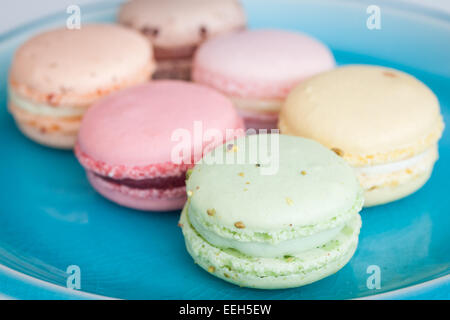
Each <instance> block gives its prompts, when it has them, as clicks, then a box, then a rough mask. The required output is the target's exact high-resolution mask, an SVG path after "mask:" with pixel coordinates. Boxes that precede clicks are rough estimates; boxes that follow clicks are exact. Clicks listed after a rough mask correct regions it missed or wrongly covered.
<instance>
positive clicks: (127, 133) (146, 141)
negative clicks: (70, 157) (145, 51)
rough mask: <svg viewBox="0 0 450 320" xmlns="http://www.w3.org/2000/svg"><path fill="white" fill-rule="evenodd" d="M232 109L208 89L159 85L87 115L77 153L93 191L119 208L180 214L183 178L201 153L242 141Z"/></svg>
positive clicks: (112, 99) (114, 98)
mask: <svg viewBox="0 0 450 320" xmlns="http://www.w3.org/2000/svg"><path fill="white" fill-rule="evenodd" d="M244 134H245V132H244V126H243V122H242V120H241V118H240V117H239V116H238V114H237V113H236V111H235V109H234V107H233V104H232V103H231V101H230V100H229V99H227V98H226V97H225V96H223V95H222V94H220V93H218V92H216V91H214V90H211V89H209V88H207V87H204V86H201V85H197V84H192V83H187V82H183V81H175V80H161V81H153V82H150V83H147V84H143V85H140V86H136V87H133V88H130V89H126V90H123V91H121V92H118V93H116V94H113V95H111V96H109V97H107V98H105V99H103V100H101V101H100V102H99V103H97V104H96V105H94V106H93V107H92V108H91V109H89V110H88V112H87V113H86V115H85V117H84V118H83V121H82V123H81V128H80V132H79V136H78V141H77V144H76V147H75V153H76V156H77V158H78V160H79V161H80V163H81V164H82V166H83V167H84V168H85V169H86V171H87V176H88V179H89V181H90V183H91V184H92V186H93V187H94V188H95V189H96V190H97V191H98V192H99V193H100V194H101V195H103V196H104V197H106V198H108V199H109V200H111V201H113V202H116V203H118V204H120V205H123V206H126V207H130V208H134V209H139V210H149V211H170V210H175V209H180V208H182V206H183V205H184V203H185V201H186V191H185V176H186V172H187V170H189V169H190V168H191V167H193V165H194V163H195V161H197V160H198V159H201V157H202V156H203V154H204V153H205V152H207V151H208V150H210V148H213V147H214V146H217V145H219V144H222V143H224V142H225V141H227V140H231V139H234V138H236V137H238V136H241V135H244Z"/></svg>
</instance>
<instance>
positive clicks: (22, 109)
mask: <svg viewBox="0 0 450 320" xmlns="http://www.w3.org/2000/svg"><path fill="white" fill-rule="evenodd" d="M154 70H155V63H154V61H153V53H152V48H151V46H150V45H149V43H148V41H147V40H146V39H145V37H143V36H141V35H140V34H138V33H136V32H133V31H131V30H128V29H127V28H124V27H121V26H116V25H108V24H103V25H102V24H95V25H83V26H82V28H81V29H79V30H69V29H67V28H60V29H55V30H51V31H47V32H44V33H41V34H38V35H37V36H34V37H33V38H31V39H30V40H28V41H27V42H25V43H24V44H23V45H22V46H21V47H20V48H19V49H18V50H17V51H16V53H15V55H14V58H13V62H12V66H11V70H10V74H9V104H8V107H9V110H10V112H11V114H12V115H13V117H14V119H15V121H16V123H17V125H18V127H19V129H20V130H21V131H22V132H23V133H24V134H25V135H26V136H28V137H29V138H31V139H32V140H34V141H36V142H38V143H41V144H44V145H47V146H51V147H55V148H64V149H70V148H72V147H73V146H74V144H75V141H76V137H77V133H78V129H79V126H80V122H81V119H82V116H83V114H84V113H85V111H86V110H87V109H88V108H89V107H90V106H91V105H92V104H93V103H94V102H96V101H97V100H99V99H100V98H102V97H104V96H106V95H107V94H109V93H111V92H114V91H118V90H120V89H123V88H126V87H130V86H133V85H136V84H139V83H143V82H146V81H148V80H149V79H150V78H151V74H152V73H153V71H154Z"/></svg>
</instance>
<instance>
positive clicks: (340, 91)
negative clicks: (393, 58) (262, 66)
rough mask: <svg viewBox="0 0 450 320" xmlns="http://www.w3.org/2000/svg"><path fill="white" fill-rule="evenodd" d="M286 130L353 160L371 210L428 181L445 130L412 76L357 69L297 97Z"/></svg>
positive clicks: (284, 116)
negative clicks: (439, 141)
mask: <svg viewBox="0 0 450 320" xmlns="http://www.w3.org/2000/svg"><path fill="white" fill-rule="evenodd" d="M279 128H280V130H281V133H283V134H288V135H295V136H301V137H305V138H309V139H313V140H316V141H318V142H319V143H321V144H323V145H324V146H326V147H328V148H330V149H332V150H334V151H335V152H336V153H337V154H339V155H340V156H342V157H343V158H344V159H345V160H347V161H348V163H349V164H350V165H352V166H353V167H354V169H355V171H356V174H357V176H358V178H359V181H360V183H361V185H362V187H363V189H364V190H365V206H373V205H377V204H383V203H387V202H390V201H394V200H397V199H400V198H402V197H405V196H407V195H409V194H411V193H413V192H414V191H416V190H418V189H419V188H420V187H421V186H422V185H423V184H424V183H425V182H426V181H427V180H428V178H429V177H430V175H431V172H432V170H433V166H434V163H435V162H436V160H437V158H438V146H437V143H438V140H439V139H440V137H441V135H442V131H443V128H444V124H443V120H442V115H441V113H440V108H439V102H438V99H437V98H436V96H435V95H434V93H433V92H432V91H431V90H430V89H429V88H428V87H427V86H426V85H425V84H423V83H422V82H420V81H419V80H417V79H416V78H414V77H413V76H411V75H408V74H406V73H404V72H401V71H397V70H394V69H389V68H384V67H378V66H368V65H351V66H345V67H340V68H337V69H335V70H332V71H329V72H325V73H322V74H320V75H317V76H315V77H312V78H311V79H309V80H307V81H305V82H304V83H302V84H300V85H299V86H297V87H296V88H295V89H294V90H293V91H291V93H290V94H289V96H288V98H287V100H286V101H285V103H284V105H283V107H282V109H281V113H280V120H279Z"/></svg>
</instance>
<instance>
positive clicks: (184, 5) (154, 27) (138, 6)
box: [118, 0, 246, 80]
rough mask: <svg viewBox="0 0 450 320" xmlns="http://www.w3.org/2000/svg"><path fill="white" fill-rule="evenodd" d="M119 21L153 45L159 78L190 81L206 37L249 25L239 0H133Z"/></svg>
mask: <svg viewBox="0 0 450 320" xmlns="http://www.w3.org/2000/svg"><path fill="white" fill-rule="evenodd" d="M118 20H119V23H121V24H123V25H125V26H127V27H130V28H133V29H135V30H137V31H139V32H141V33H142V34H143V35H145V36H146V37H147V38H148V39H149V40H150V42H151V43H152V44H153V46H154V48H155V57H156V61H157V62H158V69H157V70H156V73H155V74H154V78H155V79H165V78H169V79H182V80H189V79H190V73H191V61H192V57H193V55H194V53H195V51H196V49H197V47H198V46H199V45H200V44H201V43H202V42H203V41H204V40H206V39H209V38H211V37H214V36H217V35H219V34H224V33H228V32H233V31H236V30H240V29H244V28H245V27H246V16H245V13H244V10H243V8H242V6H241V4H240V2H239V1H238V0H220V1H216V0H214V1H211V0H189V1H186V0H164V1H161V0H131V1H128V2H126V3H125V4H124V5H123V6H122V7H121V10H120V12H119V16H118Z"/></svg>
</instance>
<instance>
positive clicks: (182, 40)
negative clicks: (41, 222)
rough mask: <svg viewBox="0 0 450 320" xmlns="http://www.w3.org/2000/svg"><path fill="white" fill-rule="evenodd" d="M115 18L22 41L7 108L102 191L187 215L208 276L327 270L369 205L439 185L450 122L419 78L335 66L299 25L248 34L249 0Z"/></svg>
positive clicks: (279, 281)
mask: <svg viewBox="0 0 450 320" xmlns="http://www.w3.org/2000/svg"><path fill="white" fill-rule="evenodd" d="M117 20H118V23H117V24H89V25H83V26H82V28H81V29H80V30H76V29H75V30H69V29H65V28H60V29H55V30H50V31H47V32H44V33H40V34H38V35H36V36H34V37H32V38H31V39H29V40H28V41H26V42H25V43H24V44H23V45H22V46H21V47H20V48H19V49H18V50H17V51H16V54H15V56H14V58H13V62H12V66H11V70H10V75H9V103H8V109H9V111H10V112H11V114H12V116H13V118H14V120H15V121H16V123H17V126H18V128H19V129H20V131H22V132H23V134H24V135H26V136H27V137H29V138H30V139H32V140H34V141H36V142H38V143H40V144H43V145H46V146H50V147H54V148H63V149H72V148H74V153H75V156H76V157H77V159H78V160H79V162H80V164H81V165H82V166H83V168H84V169H85V170H86V175H87V179H88V181H89V182H90V183H91V185H92V187H93V188H94V189H95V190H96V191H97V192H98V193H99V194H100V195H102V196H103V197H104V198H106V199H108V200H110V201H112V202H114V203H117V204H119V205H121V206H124V207H128V208H133V209H137V210H144V211H172V210H179V209H182V213H181V218H180V224H179V225H180V226H181V228H182V232H183V235H184V238H185V242H186V248H187V251H188V252H189V253H190V254H191V256H192V257H193V259H194V260H195V262H196V263H197V264H198V265H199V266H200V267H202V268H203V269H205V270H207V271H208V272H209V273H211V274H213V275H215V276H217V277H219V278H222V279H224V280H226V281H228V282H231V283H234V284H237V285H240V286H246V287H252V288H265V289H276V288H289V287H296V286H302V285H305V284H308V283H312V282H314V281H317V280H320V279H322V278H324V277H326V276H329V275H331V274H333V273H335V272H337V271H338V270H339V269H341V268H342V267H343V266H344V265H345V264H346V263H347V262H348V261H349V260H350V259H351V257H352V256H353V254H354V253H355V250H356V248H357V244H358V236H359V232H360V228H361V217H360V215H359V212H360V210H361V208H362V207H363V205H364V206H373V205H380V204H384V203H388V202H391V201H394V200H397V199H400V198H403V197H405V196H407V195H409V194H411V193H413V192H415V191H416V190H418V189H419V188H420V187H421V186H423V185H424V184H425V183H426V181H427V180H428V179H429V178H430V176H431V172H432V170H433V166H434V164H435V162H436V161H437V158H438V140H439V139H440V136H441V134H442V131H443V127H444V123H443V120H442V116H441V113H440V109H439V102H438V100H437V98H436V96H435V95H434V94H433V92H432V91H431V90H430V89H429V88H428V87H427V86H426V85H425V84H423V83H422V82H420V81H419V80H418V79H416V78H414V77H413V76H411V75H408V74H406V73H404V72H400V71H397V70H394V69H388V68H385V67H379V66H368V65H351V66H345V67H336V63H335V59H334V57H333V54H332V53H331V51H330V49H328V47H327V46H326V45H325V44H323V43H321V42H320V41H319V40H317V39H314V38H312V37H311V36H308V35H306V34H303V33H301V32H298V31H293V30H291V31H288V30H277V29H259V30H247V29H246V15H245V12H244V9H243V7H242V5H241V4H240V2H239V1H238V0H222V1H212V0H190V1H186V0H165V1H160V0H130V1H128V2H126V3H125V4H124V5H122V6H121V8H120V11H119V13H118V18H117ZM190 80H192V82H190ZM245 129H247V131H245ZM272 129H278V130H277V131H273V130H272ZM268 131H270V132H269V133H270V134H267V132H268ZM278 132H281V134H278ZM246 133H247V134H246ZM258 133H259V134H258Z"/></svg>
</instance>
